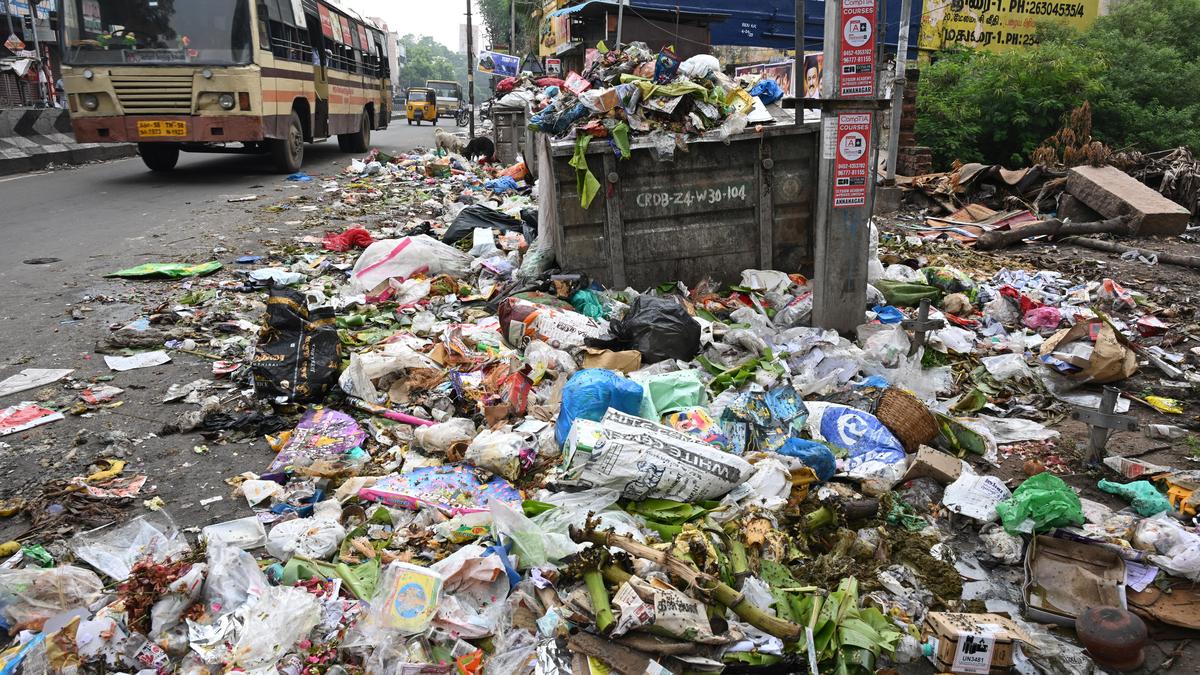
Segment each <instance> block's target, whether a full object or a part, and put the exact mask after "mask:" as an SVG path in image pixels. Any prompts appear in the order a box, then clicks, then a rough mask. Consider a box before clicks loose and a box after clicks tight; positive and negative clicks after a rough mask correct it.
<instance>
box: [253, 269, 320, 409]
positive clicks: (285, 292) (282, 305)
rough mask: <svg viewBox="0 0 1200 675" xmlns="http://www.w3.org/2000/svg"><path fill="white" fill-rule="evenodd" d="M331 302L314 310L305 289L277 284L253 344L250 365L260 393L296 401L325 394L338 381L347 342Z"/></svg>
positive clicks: (268, 300)
mask: <svg viewBox="0 0 1200 675" xmlns="http://www.w3.org/2000/svg"><path fill="white" fill-rule="evenodd" d="M333 318H334V310H333V308H332V307H319V308H317V309H312V310H310V309H309V308H308V300H307V299H306V298H305V297H304V295H303V294H301V293H298V292H296V291H293V290H291V289H287V288H272V289H271V296H270V297H269V298H268V299H267V312H266V316H265V326H264V327H263V330H262V332H261V333H260V335H259V342H258V345H257V346H256V347H255V350H254V360H253V362H252V363H251V369H252V370H253V372H254V390H255V392H256V393H257V394H258V395H259V396H260V397H271V398H275V397H281V396H282V397H286V398H287V399H288V400H289V401H293V402H301V403H302V402H308V401H319V400H324V398H325V392H327V391H328V390H329V388H330V387H331V386H333V383H334V382H336V381H337V378H338V369H339V368H340V367H341V363H342V343H341V341H340V340H338V334H337V328H336V327H335V326H334V323H333Z"/></svg>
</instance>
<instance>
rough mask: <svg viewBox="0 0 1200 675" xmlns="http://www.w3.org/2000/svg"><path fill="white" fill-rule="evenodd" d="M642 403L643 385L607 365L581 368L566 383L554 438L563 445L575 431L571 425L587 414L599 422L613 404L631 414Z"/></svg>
mask: <svg viewBox="0 0 1200 675" xmlns="http://www.w3.org/2000/svg"><path fill="white" fill-rule="evenodd" d="M641 407H642V385H640V384H638V383H637V382H634V381H633V380H630V379H629V378H626V377H622V376H621V375H620V374H618V373H617V372H615V371H612V370H604V369H603V368H588V369H586V370H581V371H579V372H577V373H575V374H574V375H572V376H571V379H569V380H567V386H565V387H563V393H562V406H561V407H559V409H558V421H557V422H556V423H555V424H554V438H555V440H557V441H558V444H559V445H560V446H561V445H562V444H563V443H564V442H566V440H567V434H569V433H571V425H572V424H574V423H575V420H576V419H579V418H581V417H582V418H583V419H585V420H592V421H593V422H599V421H600V418H601V417H604V413H605V412H607V411H608V409H609V408H616V409H617V410H619V411H621V412H623V413H629V414H630V415H636V414H638V410H640V409H641Z"/></svg>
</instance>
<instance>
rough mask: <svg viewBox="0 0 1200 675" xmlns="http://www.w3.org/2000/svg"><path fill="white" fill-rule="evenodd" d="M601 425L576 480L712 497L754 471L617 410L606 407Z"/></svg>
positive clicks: (639, 496)
mask: <svg viewBox="0 0 1200 675" xmlns="http://www.w3.org/2000/svg"><path fill="white" fill-rule="evenodd" d="M600 426H601V428H602V432H603V434H602V436H601V438H600V440H599V442H597V443H596V447H595V450H594V451H593V452H592V455H591V457H590V459H589V461H588V462H587V464H585V465H584V466H583V470H582V471H581V472H580V474H579V480H580V482H581V483H583V484H585V485H589V486H591V487H610V488H614V489H617V490H621V491H622V496H623V497H624V498H625V499H632V500H635V501H640V500H643V499H650V498H662V499H674V500H676V501H681V502H689V503H690V502H695V501H699V500H703V499H715V498H717V497H720V496H721V495H724V494H726V493H728V492H729V491H730V490H732V489H733V488H734V487H736V486H737V485H739V484H740V483H742V482H743V481H745V480H746V479H747V478H749V477H750V474H751V473H753V471H754V469H753V467H751V466H750V464H749V463H747V462H746V461H745V460H743V459H742V458H740V457H737V456H736V455H731V454H728V453H725V452H722V451H721V450H719V449H717V448H715V447H713V446H711V445H708V444H706V443H700V442H698V441H696V440H695V439H694V438H693V437H691V436H688V435H687V434H685V433H683V432H681V431H676V430H674V429H672V428H670V427H666V426H663V425H661V424H656V423H654V422H651V421H649V420H645V419H642V418H640V417H635V416H633V415H628V414H625V413H623V412H619V411H617V410H613V409H609V411H608V412H607V413H605V414H604V417H603V418H602V419H601V420H600Z"/></svg>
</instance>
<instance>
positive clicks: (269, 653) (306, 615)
mask: <svg viewBox="0 0 1200 675" xmlns="http://www.w3.org/2000/svg"><path fill="white" fill-rule="evenodd" d="M320 620H321V605H320V603H318V602H317V598H316V596H314V595H313V594H312V593H309V592H308V591H306V590H304V589H302V588H297V587H294V586H271V587H270V588H268V589H267V590H266V591H265V592H264V593H263V595H262V597H260V598H259V599H258V602H256V603H254V605H252V606H251V607H250V608H249V611H248V612H247V615H246V623H245V625H244V626H243V628H242V631H241V638H240V639H239V640H238V642H237V646H235V647H234V649H233V664H232V665H236V666H240V667H242V668H246V669H248V670H254V669H266V668H270V667H271V666H274V665H275V663H276V662H278V661H279V659H280V658H282V657H283V655H284V654H285V653H287V652H288V651H290V650H291V648H292V645H294V644H296V642H298V641H299V640H301V639H303V638H304V637H305V636H306V635H308V633H309V632H310V631H312V629H313V628H314V627H316V625H317V623H318V622H320Z"/></svg>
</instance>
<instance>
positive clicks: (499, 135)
mask: <svg viewBox="0 0 1200 675" xmlns="http://www.w3.org/2000/svg"><path fill="white" fill-rule="evenodd" d="M528 119H529V111H528V109H526V108H493V109H492V134H493V136H495V138H494V139H493V140H494V141H495V143H496V159H497V160H499V161H500V163H501V164H504V165H511V164H513V163H515V162H516V161H517V156H518V155H519V156H521V157H523V158H525V165H526V166H527V167H529V169H530V171H535V170H536V162H535V161H534V154H533V153H534V150H535V148H534V133H535V132H533V131H531V130H530V129H529V125H528V123H527V120H528Z"/></svg>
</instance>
